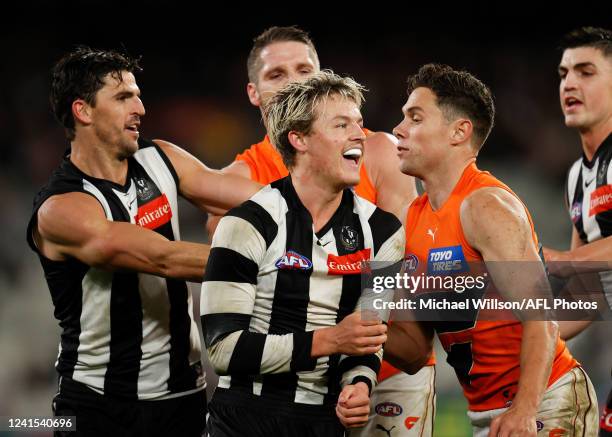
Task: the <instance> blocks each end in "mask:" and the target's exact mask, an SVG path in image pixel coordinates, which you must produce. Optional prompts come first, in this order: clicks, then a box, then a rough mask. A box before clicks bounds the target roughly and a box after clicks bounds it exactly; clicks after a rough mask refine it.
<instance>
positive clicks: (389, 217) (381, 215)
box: [353, 193, 402, 233]
mask: <svg viewBox="0 0 612 437" xmlns="http://www.w3.org/2000/svg"><path fill="white" fill-rule="evenodd" d="M353 199H354V200H353V204H354V208H353V212H354V213H356V214H357V215H358V216H359V217H360V218H362V219H363V220H364V221H367V222H368V223H369V224H370V227H371V228H376V229H375V230H379V229H386V230H387V231H390V232H391V233H393V232H395V231H397V230H398V229H400V228H401V227H402V223H401V222H400V220H399V219H398V218H397V217H396V216H395V214H393V213H390V212H389V211H385V210H384V209H381V208H379V207H378V206H376V205H375V204H374V203H372V202H370V201H369V200H367V199H364V198H363V197H360V196H358V195H356V194H354V193H353Z"/></svg>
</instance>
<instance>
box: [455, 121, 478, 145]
mask: <svg viewBox="0 0 612 437" xmlns="http://www.w3.org/2000/svg"><path fill="white" fill-rule="evenodd" d="M473 129H474V126H473V125H472V122H471V121H470V120H468V119H467V118H460V119H458V120H456V121H455V122H453V123H452V125H451V131H450V140H451V144H452V145H453V146H456V145H459V144H462V143H464V142H466V141H469V140H470V139H471V138H472V131H473Z"/></svg>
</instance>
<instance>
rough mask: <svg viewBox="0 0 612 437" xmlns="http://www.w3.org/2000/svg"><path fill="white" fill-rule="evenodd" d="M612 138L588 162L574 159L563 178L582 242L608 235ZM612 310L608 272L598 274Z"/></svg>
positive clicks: (611, 212)
mask: <svg viewBox="0 0 612 437" xmlns="http://www.w3.org/2000/svg"><path fill="white" fill-rule="evenodd" d="M611 160H612V135H609V136H608V138H606V140H604V142H603V143H602V144H601V145H600V146H599V148H598V149H597V152H595V155H594V156H593V159H591V161H589V160H587V158H586V156H584V155H583V156H582V157H581V158H580V159H578V160H577V161H576V162H575V163H574V164H573V165H572V166H571V168H570V170H569V173H568V176H567V184H566V190H567V193H566V194H567V199H566V200H567V205H568V209H569V214H570V218H571V220H572V222H573V223H574V227H575V228H576V231H577V232H578V235H580V239H581V240H582V242H583V243H592V242H593V241H597V240H599V239H601V238H605V237H609V236H610V235H612V167H611V166H610V161H611ZM599 276H600V278H601V283H602V285H603V288H604V291H605V294H606V298H607V300H608V303H609V304H610V306H611V307H612V271H608V272H602V273H600V274H599Z"/></svg>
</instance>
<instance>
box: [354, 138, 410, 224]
mask: <svg viewBox="0 0 612 437" xmlns="http://www.w3.org/2000/svg"><path fill="white" fill-rule="evenodd" d="M365 149H366V152H365V161H364V165H365V166H366V169H367V170H368V175H370V177H371V179H372V183H373V184H374V186H375V187H376V203H377V205H378V206H379V207H380V208H381V209H384V210H385V211H389V212H391V213H393V214H395V216H396V217H397V218H399V219H400V220H403V219H404V217H402V214H403V213H404V211H405V209H406V207H407V205H409V204H410V202H412V201H413V200H414V199H415V198H416V197H417V191H416V186H415V181H414V177H412V176H409V175H406V174H404V173H402V172H401V171H400V162H399V159H398V157H397V139H396V138H395V137H394V136H393V135H390V134H387V133H385V132H376V133H374V134H372V135H370V136H368V137H367V138H366V141H365Z"/></svg>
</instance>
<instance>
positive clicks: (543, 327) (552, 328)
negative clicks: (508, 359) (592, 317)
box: [513, 321, 558, 414]
mask: <svg viewBox="0 0 612 437" xmlns="http://www.w3.org/2000/svg"><path fill="white" fill-rule="evenodd" d="M557 337H558V326H557V324H556V323H555V322H550V321H528V322H523V338H522V341H521V375H520V378H519V384H518V391H517V394H516V397H515V399H514V402H513V406H514V408H521V409H525V410H528V411H531V412H532V413H533V414H535V412H536V411H537V409H538V407H539V405H540V401H541V400H542V395H543V393H544V391H545V390H546V387H547V385H548V379H549V377H550V372H551V367H552V361H553V357H554V352H555V345H556V341H557Z"/></svg>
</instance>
